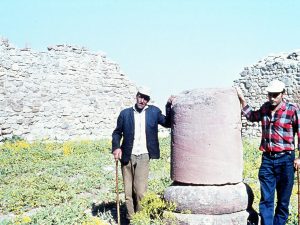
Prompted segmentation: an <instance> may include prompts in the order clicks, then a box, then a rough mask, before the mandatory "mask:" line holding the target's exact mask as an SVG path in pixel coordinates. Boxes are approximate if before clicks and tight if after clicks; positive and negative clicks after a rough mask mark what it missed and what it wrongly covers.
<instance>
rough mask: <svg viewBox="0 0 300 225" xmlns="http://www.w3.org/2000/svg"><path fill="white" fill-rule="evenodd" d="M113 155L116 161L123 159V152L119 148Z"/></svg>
mask: <svg viewBox="0 0 300 225" xmlns="http://www.w3.org/2000/svg"><path fill="white" fill-rule="evenodd" d="M113 155H114V158H115V160H116V161H117V160H119V159H121V158H122V150H121V149H120V148H117V149H115V150H114V151H113Z"/></svg>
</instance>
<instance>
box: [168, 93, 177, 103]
mask: <svg viewBox="0 0 300 225" xmlns="http://www.w3.org/2000/svg"><path fill="white" fill-rule="evenodd" d="M175 98H176V97H175V95H171V96H170V97H169V99H168V103H170V104H172V103H173V101H174V99H175Z"/></svg>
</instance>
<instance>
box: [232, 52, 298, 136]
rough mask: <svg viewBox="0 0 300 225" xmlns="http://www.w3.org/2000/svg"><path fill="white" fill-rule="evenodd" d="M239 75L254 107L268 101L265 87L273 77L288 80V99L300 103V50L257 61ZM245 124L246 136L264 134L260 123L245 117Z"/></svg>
mask: <svg viewBox="0 0 300 225" xmlns="http://www.w3.org/2000/svg"><path fill="white" fill-rule="evenodd" d="M240 76H241V78H240V79H238V80H235V81H234V84H235V85H236V86H239V87H240V88H241V89H242V90H243V92H244V95H245V98H246V100H247V102H248V104H249V105H251V106H252V107H253V108H254V109H259V107H260V106H261V105H262V104H263V103H264V102H266V101H267V100H268V99H267V93H266V92H265V89H266V87H267V86H268V84H269V82H270V81H272V80H273V79H278V80H281V81H282V82H284V83H285V85H286V99H287V100H288V101H290V102H292V103H297V104H299V103H300V50H296V51H294V52H291V53H279V54H272V55H269V56H267V57H266V58H264V59H262V60H259V61H258V62H257V63H256V64H253V65H251V66H247V67H245V68H244V70H243V71H242V72H241V73H240ZM242 126H243V127H242V135H243V136H244V137H260V136H261V129H260V124H259V123H251V122H247V121H246V119H245V118H244V117H243V118H242Z"/></svg>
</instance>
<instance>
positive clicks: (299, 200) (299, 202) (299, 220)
mask: <svg viewBox="0 0 300 225" xmlns="http://www.w3.org/2000/svg"><path fill="white" fill-rule="evenodd" d="M299 174H300V173H299V169H297V183H298V225H300V215H299V214H300V193H299V191H300V178H299Z"/></svg>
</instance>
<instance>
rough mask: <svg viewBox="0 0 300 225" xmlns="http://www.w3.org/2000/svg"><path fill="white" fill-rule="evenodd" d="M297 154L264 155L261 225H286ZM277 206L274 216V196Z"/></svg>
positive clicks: (260, 205) (261, 181) (260, 208)
mask: <svg viewBox="0 0 300 225" xmlns="http://www.w3.org/2000/svg"><path fill="white" fill-rule="evenodd" d="M294 159H295V152H294V151H290V152H288V153H285V154H278V155H276V156H272V155H270V154H268V153H263V155H262V164H261V167H260V169H259V175H258V176H259V181H260V188H261V199H260V204H259V211H260V216H261V225H284V224H285V223H286V221H287V219H288V216H289V208H288V207H289V203H290V197H291V193H292V189H293V184H294ZM275 189H276V192H277V200H278V202H277V206H276V209H275V215H274V196H275Z"/></svg>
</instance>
